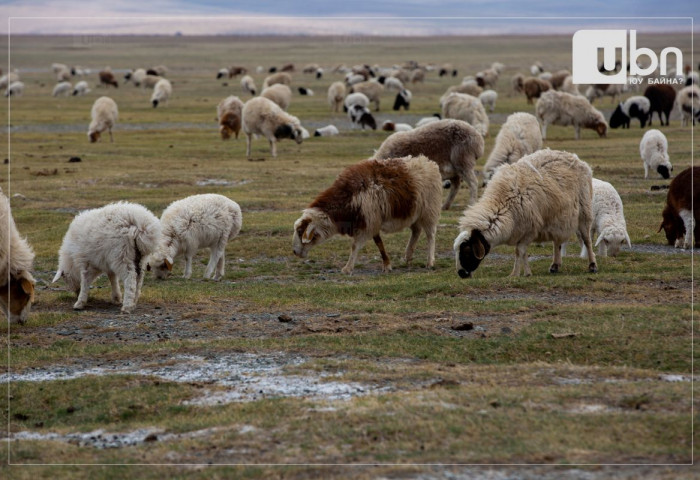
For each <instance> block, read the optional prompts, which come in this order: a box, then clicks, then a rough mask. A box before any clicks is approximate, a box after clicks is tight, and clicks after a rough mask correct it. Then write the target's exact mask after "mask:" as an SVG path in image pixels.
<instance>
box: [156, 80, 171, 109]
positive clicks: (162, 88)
mask: <svg viewBox="0 0 700 480" xmlns="http://www.w3.org/2000/svg"><path fill="white" fill-rule="evenodd" d="M172 94H173V86H172V85H171V84H170V81H169V80H167V79H165V78H161V79H160V80H158V83H156V86H155V87H153V94H152V95H151V103H152V104H153V108H156V107H157V106H158V105H160V104H165V105H167V104H168V100H169V99H170V95H172Z"/></svg>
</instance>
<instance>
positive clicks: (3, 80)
mask: <svg viewBox="0 0 700 480" xmlns="http://www.w3.org/2000/svg"><path fill="white" fill-rule="evenodd" d="M18 81H19V75H17V74H16V73H15V72H10V73H8V74H7V75H3V76H2V77H0V88H7V87H8V86H9V85H10V84H12V83H15V82H18Z"/></svg>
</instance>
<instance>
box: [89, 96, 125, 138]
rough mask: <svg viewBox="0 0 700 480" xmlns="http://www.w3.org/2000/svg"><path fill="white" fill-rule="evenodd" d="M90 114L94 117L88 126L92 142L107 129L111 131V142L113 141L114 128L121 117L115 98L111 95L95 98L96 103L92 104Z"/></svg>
mask: <svg viewBox="0 0 700 480" xmlns="http://www.w3.org/2000/svg"><path fill="white" fill-rule="evenodd" d="M90 115H91V117H92V121H91V122H90V126H89V127H88V138H89V139H90V143H94V142H96V141H97V140H98V139H99V138H100V135H101V134H102V132H104V131H105V130H107V131H109V141H110V143H111V142H113V141H114V137H113V136H112V128H113V127H114V126H115V125H116V123H117V118H118V117H119V110H118V109H117V104H116V103H115V102H114V100H112V99H111V98H109V97H100V98H98V99H97V100H95V103H93V104H92V110H91V112H90Z"/></svg>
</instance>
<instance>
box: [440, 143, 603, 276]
mask: <svg viewBox="0 0 700 480" xmlns="http://www.w3.org/2000/svg"><path fill="white" fill-rule="evenodd" d="M591 179H592V172H591V168H590V167H589V166H588V164H587V163H585V162H583V161H581V160H579V158H578V157H577V156H576V155H574V154H572V153H568V152H563V151H556V150H549V149H545V150H539V151H537V152H535V153H533V154H530V155H527V156H526V157H523V158H522V159H520V161H518V162H516V163H514V164H512V165H504V166H503V167H501V168H500V169H499V170H498V171H497V172H496V174H495V175H494V177H493V179H492V180H491V182H489V184H488V186H487V187H486V190H485V191H484V193H483V194H482V196H481V198H480V199H479V202H478V203H477V204H476V205H473V206H471V207H468V208H467V209H466V210H465V211H464V214H463V215H462V218H461V219H460V221H459V228H460V230H461V233H460V234H459V235H458V236H457V238H456V239H455V242H454V252H455V261H456V265H457V273H458V274H459V276H460V277H462V278H469V277H471V275H472V273H473V272H474V271H475V270H476V269H477V268H478V267H479V264H480V263H481V261H482V260H483V259H484V257H485V256H486V255H487V254H488V253H489V251H490V250H491V248H493V247H496V246H498V245H503V244H506V245H513V246H515V265H514V266H513V271H512V272H511V276H519V275H520V272H521V271H524V273H525V275H526V276H529V275H531V274H532V271H531V269H530V265H529V264H528V260H527V246H528V245H529V244H530V243H531V242H544V241H550V240H551V241H552V242H553V244H554V253H553V260H552V264H551V266H550V267H549V271H550V273H557V272H559V271H560V268H561V257H562V251H561V248H562V245H564V244H565V243H566V242H567V241H568V239H569V237H571V235H573V234H574V233H575V234H576V235H577V236H578V237H579V238H580V239H581V240H582V242H583V244H584V245H585V246H586V248H587V252H588V270H589V272H592V273H595V272H597V271H598V267H597V265H596V260H595V254H594V253H593V250H592V249H591V236H590V230H591V224H592V221H593V215H592V212H591V201H592V195H593V193H592V180H591Z"/></svg>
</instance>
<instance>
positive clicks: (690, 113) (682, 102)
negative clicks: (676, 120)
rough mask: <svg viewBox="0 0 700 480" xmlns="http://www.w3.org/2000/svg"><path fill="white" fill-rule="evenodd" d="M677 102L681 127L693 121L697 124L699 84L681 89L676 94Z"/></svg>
mask: <svg viewBox="0 0 700 480" xmlns="http://www.w3.org/2000/svg"><path fill="white" fill-rule="evenodd" d="M693 73H695V72H693ZM645 98H646V97H645ZM676 103H677V104H678V112H679V113H680V114H681V127H685V126H686V125H689V124H691V122H692V125H695V121H696V120H700V88H698V86H697V84H695V85H690V86H688V87H685V88H683V89H681V90H680V91H679V92H678V95H676Z"/></svg>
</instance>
